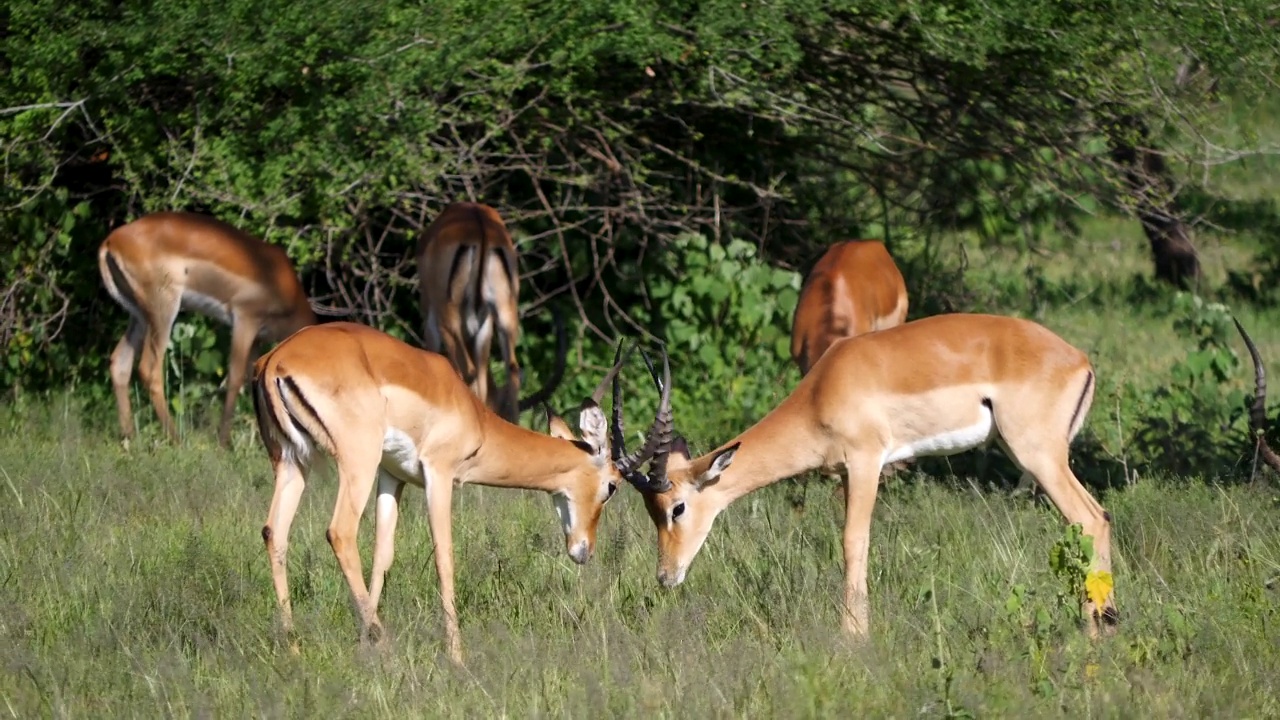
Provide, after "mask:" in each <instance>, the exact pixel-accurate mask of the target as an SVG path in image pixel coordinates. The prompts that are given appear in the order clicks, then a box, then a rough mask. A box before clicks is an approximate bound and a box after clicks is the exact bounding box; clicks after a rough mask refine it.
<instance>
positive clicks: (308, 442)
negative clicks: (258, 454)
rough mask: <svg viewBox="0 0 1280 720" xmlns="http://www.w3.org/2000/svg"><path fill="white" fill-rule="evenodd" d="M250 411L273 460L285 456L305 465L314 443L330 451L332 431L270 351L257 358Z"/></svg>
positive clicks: (290, 460) (288, 460) (298, 464)
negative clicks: (273, 360)
mask: <svg viewBox="0 0 1280 720" xmlns="http://www.w3.org/2000/svg"><path fill="white" fill-rule="evenodd" d="M253 411H254V414H255V415H257V418H258V435H259V436H260V437H261V438H262V444H263V445H265V446H266V448H267V453H268V454H269V455H270V456H271V461H272V462H273V463H274V462H279V461H281V460H285V461H287V462H289V463H291V464H293V465H297V466H299V467H308V466H309V465H310V462H311V458H312V456H313V455H314V454H315V450H316V446H317V445H318V446H319V447H321V448H322V449H324V450H325V451H326V452H329V453H333V451H334V450H333V448H334V441H333V435H332V434H331V433H330V432H329V429H328V428H327V427H325V424H324V421H322V420H321V419H320V416H319V414H318V413H316V410H315V407H314V406H313V405H312V404H311V403H310V402H309V401H308V400H307V397H306V395H305V394H303V392H302V389H301V388H300V387H299V386H298V383H297V381H296V380H294V379H293V378H292V377H290V376H289V375H288V374H286V373H283V372H282V371H281V368H280V367H279V364H278V363H273V362H272V354H268V355H266V356H265V357H263V358H262V360H261V361H259V362H258V366H257V368H256V372H255V373H254V378H253Z"/></svg>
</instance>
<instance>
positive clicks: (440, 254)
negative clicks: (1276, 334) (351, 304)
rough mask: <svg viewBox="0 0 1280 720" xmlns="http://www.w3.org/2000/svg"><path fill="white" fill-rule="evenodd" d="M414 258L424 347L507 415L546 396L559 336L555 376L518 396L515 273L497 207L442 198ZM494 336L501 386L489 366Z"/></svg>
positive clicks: (561, 362) (511, 247)
mask: <svg viewBox="0 0 1280 720" xmlns="http://www.w3.org/2000/svg"><path fill="white" fill-rule="evenodd" d="M417 261H418V289H419V293H420V298H421V305H422V317H423V338H424V340H425V343H426V347H427V349H428V350H432V351H434V352H438V353H441V354H442V355H444V356H445V357H447V358H449V361H450V362H452V363H453V366H454V367H455V368H456V369H457V371H458V373H459V374H461V375H462V379H463V381H465V382H466V383H467V384H468V385H469V386H470V387H471V390H472V392H474V393H475V394H476V395H477V396H478V397H479V398H480V399H481V400H483V401H485V402H486V403H487V404H488V405H489V407H490V408H492V409H493V410H494V411H495V412H497V413H498V414H499V415H501V416H502V417H504V418H506V419H507V420H510V421H512V422H515V420H516V418H517V416H518V415H519V413H520V411H521V410H524V409H527V408H530V407H533V406H535V405H537V404H538V403H540V402H542V401H543V400H545V399H546V398H548V397H550V396H551V393H552V392H553V391H554V390H555V385H556V384H557V383H558V382H559V378H560V374H561V373H562V372H563V367H564V342H563V341H562V342H561V351H560V357H559V358H558V359H557V366H556V370H555V377H554V379H553V380H552V381H551V382H549V383H547V385H546V386H544V388H543V389H542V391H541V392H539V393H537V394H536V396H535V397H531V398H528V399H524V400H521V399H520V382H521V377H520V364H519V362H518V361H517V360H516V344H517V343H518V342H519V339H520V313H519V310H518V308H517V303H518V301H519V298H520V273H519V268H518V267H517V265H516V250H515V244H514V243H513V242H512V241H511V234H510V233H509V232H508V231H507V226H506V224H505V223H503V222H502V217H501V216H499V215H498V212H497V211H496V210H494V209H493V208H492V207H489V206H488V205H482V204H479V203H469V202H458V203H452V204H450V205H448V206H447V207H445V209H444V210H443V211H441V213H440V215H438V216H437V217H436V219H435V220H433V221H432V223H431V224H430V225H429V226H427V229H426V230H425V231H423V233H422V235H421V236H420V237H419V238H418V247H417ZM558 330H559V328H558ZM495 339H496V340H497V343H498V353H499V356H500V360H501V362H502V364H503V365H504V367H505V369H506V376H507V381H506V384H505V385H498V384H497V383H496V382H495V381H494V378H493V376H492V375H491V374H490V371H489V357H490V352H491V349H492V345H493V341H494V340H495Z"/></svg>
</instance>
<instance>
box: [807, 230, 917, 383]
mask: <svg viewBox="0 0 1280 720" xmlns="http://www.w3.org/2000/svg"><path fill="white" fill-rule="evenodd" d="M906 320H907V285H906V283H905V282H903V280H902V273H901V272H899V271H898V266H897V265H895V264H894V262H893V258H892V257H891V256H890V255H889V251H888V250H886V249H885V247H884V243H882V242H879V241H877V240H847V241H845V242H840V243H836V244H835V245H832V246H831V248H830V249H828V250H827V252H826V253H825V254H823V256H822V258H821V259H819V260H818V264H817V265H814V266H813V270H812V271H810V273H809V277H807V278H806V279H805V281H804V287H803V288H801V290H800V301H799V302H798V303H796V314H795V318H794V319H793V320H792V323H791V357H792V359H794V360H795V361H796V364H797V365H799V366H800V374H801V375H808V374H809V370H810V369H811V368H812V367H813V365H814V363H816V362H818V358H820V357H822V354H823V353H825V352H826V351H827V348H829V347H831V345H832V343H834V342H835V341H837V340H839V339H841V338H845V337H853V336H856V335H862V334H865V333H869V332H875V331H876V330H887V329H889V328H891V327H895V326H898V325H901V324H902V323H904V322H906Z"/></svg>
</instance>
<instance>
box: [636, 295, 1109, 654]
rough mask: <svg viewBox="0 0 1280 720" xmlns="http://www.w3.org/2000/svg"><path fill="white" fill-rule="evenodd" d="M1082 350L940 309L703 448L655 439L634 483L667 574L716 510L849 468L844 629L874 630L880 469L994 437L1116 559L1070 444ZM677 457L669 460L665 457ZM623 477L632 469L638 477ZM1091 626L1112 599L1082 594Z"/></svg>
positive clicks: (828, 364)
mask: <svg viewBox="0 0 1280 720" xmlns="http://www.w3.org/2000/svg"><path fill="white" fill-rule="evenodd" d="M1093 391H1094V374H1093V369H1092V367H1091V366H1090V363H1089V360H1088V358H1087V357H1086V356H1085V354H1084V353H1083V352H1081V351H1080V350H1077V349H1076V348H1074V347H1072V346H1071V345H1069V344H1067V343H1066V342H1065V341H1063V340H1062V339H1061V338H1059V337H1058V336H1057V335H1055V334H1053V333H1052V332H1050V331H1049V330H1047V329H1045V328H1044V327H1042V326H1040V325H1037V324H1036V323H1033V322H1030V321H1027V320H1020V319H1016V318H1008V317H997V316H991V315H965V314H955V315H940V316H935V317H930V318H926V319H923V320H918V321H915V322H911V323H907V324H905V325H901V326H898V327H896V328H891V329H888V330H884V331H881V332H876V333H871V334H867V335H862V336H858V337H854V338H850V339H848V340H845V341H842V342H839V343H837V344H835V345H833V346H832V347H831V349H830V350H829V351H828V352H827V353H826V354H824V355H823V356H822V358H821V359H820V360H819V361H818V362H817V363H816V364H815V365H814V366H813V369H812V371H811V372H810V373H809V374H808V375H806V376H805V377H804V379H803V380H802V381H801V382H800V384H799V385H798V386H797V387H796V389H795V391H794V392H792V393H791V395H790V396H788V397H787V398H786V399H785V400H783V401H782V403H781V404H779V405H778V407H777V408H775V409H774V410H773V411H772V412H770V413H769V414H768V415H767V416H765V418H764V419H762V420H761V421H760V422H759V423H757V424H756V425H755V426H753V427H751V428H750V429H748V430H746V431H745V432H743V433H742V434H741V435H739V436H738V437H736V438H734V439H733V440H731V441H730V442H728V443H726V444H724V445H722V446H721V447H719V448H717V449H716V450H714V451H712V452H710V453H708V454H706V455H703V456H701V457H698V458H690V457H689V456H688V454H687V450H685V449H684V448H683V447H682V446H681V445H679V444H677V445H675V446H674V447H673V446H668V447H666V448H665V449H659V451H658V453H657V454H656V455H655V458H654V465H655V466H659V465H661V464H665V465H666V467H665V468H662V469H661V470H660V471H658V472H655V471H654V470H652V469H651V471H650V474H649V477H648V479H647V480H644V481H642V482H639V483H636V482H634V481H633V484H635V485H636V487H637V488H638V489H640V490H641V492H642V493H643V495H644V499H645V505H646V507H647V509H648V512H649V515H650V517H651V518H652V520H653V523H654V525H655V526H656V528H657V532H658V580H659V582H660V583H661V584H663V585H665V586H674V585H678V584H679V583H681V582H682V581H683V580H684V579H685V574H686V573H687V571H688V569H689V566H690V564H691V563H692V561H693V559H694V557H695V556H696V555H697V553H698V551H699V549H701V547H702V545H703V542H704V541H705V540H706V538H707V534H708V533H709V532H710V530H711V527H712V524H713V523H714V521H715V519H716V517H717V516H718V515H719V514H720V512H721V511H723V510H724V509H725V508H726V507H728V505H729V504H730V503H732V502H733V501H734V500H736V499H737V498H739V497H742V496H743V495H745V494H747V493H749V492H751V491H753V490H755V489H757V488H760V487H763V486H765V485H768V484H770V483H773V482H776V481H778V480H781V479H784V478H788V477H792V476H795V475H798V474H800V473H803V472H805V471H808V470H813V469H828V470H843V471H844V473H845V526H844V554H845V597H844V604H843V613H842V618H843V626H844V628H845V630H846V631H848V632H850V633H851V634H854V635H859V636H861V635H866V634H867V633H868V627H869V625H868V605H867V553H868V548H869V542H870V531H871V516H872V508H873V507H874V505H875V500H876V491H877V488H878V485H879V483H878V477H879V473H880V469H881V468H882V467H883V466H884V465H885V464H886V463H891V462H894V461H899V460H905V459H908V458H914V457H921V456H927V455H951V454H954V453H958V452H962V451H964V450H968V449H970V448H974V447H978V446H981V445H985V444H987V443H990V442H993V441H994V442H996V443H999V444H1000V446H1001V447H1002V448H1003V449H1004V450H1005V452H1006V453H1007V454H1008V456H1009V457H1010V458H1011V459H1012V460H1013V461H1014V462H1015V463H1017V464H1018V466H1019V467H1020V468H1022V470H1023V471H1024V472H1025V473H1027V474H1029V475H1031V476H1032V477H1033V478H1034V479H1035V480H1036V481H1037V482H1038V483H1039V485H1040V486H1041V488H1043V489H1044V491H1045V492H1046V493H1047V494H1048V496H1049V498H1050V500H1052V502H1053V503H1054V505H1055V506H1057V508H1058V509H1059V511H1061V512H1062V514H1063V515H1064V516H1065V517H1066V519H1067V520H1068V521H1069V522H1072V523H1076V522H1078V523H1081V525H1082V526H1083V530H1084V533H1085V534H1086V535H1089V536H1090V537H1092V538H1093V542H1094V550H1095V557H1094V569H1095V570H1098V571H1109V570H1110V568H1111V519H1110V517H1109V516H1108V514H1107V513H1106V512H1105V511H1104V510H1103V509H1102V507H1101V506H1100V505H1099V504H1098V503H1097V501H1095V500H1094V498H1093V497H1092V496H1091V495H1090V494H1089V492H1088V491H1087V490H1085V488H1084V486H1083V485H1081V484H1080V482H1079V480H1077V479H1076V477H1075V475H1074V474H1073V473H1072V472H1071V467H1070V464H1069V462H1068V445H1069V443H1070V442H1071V440H1072V438H1074V437H1075V435H1076V433H1077V432H1079V430H1080V426H1081V425H1082V424H1083V423H1084V419H1085V415H1086V414H1087V413H1088V411H1089V405H1090V403H1091V402H1092V399H1093ZM667 454H670V457H669V458H668V457H667ZM628 479H631V478H630V477H629V478H628ZM1085 610H1086V611H1087V613H1088V617H1089V618H1090V620H1091V627H1093V628H1094V630H1096V629H1097V627H1096V626H1097V623H1099V622H1103V623H1107V624H1108V625H1110V624H1114V621H1115V619H1116V614H1115V608H1114V604H1113V600H1112V598H1111V597H1110V596H1108V597H1107V598H1106V602H1105V603H1104V606H1103V607H1094V606H1093V605H1092V603H1090V602H1087V601H1086V606H1085Z"/></svg>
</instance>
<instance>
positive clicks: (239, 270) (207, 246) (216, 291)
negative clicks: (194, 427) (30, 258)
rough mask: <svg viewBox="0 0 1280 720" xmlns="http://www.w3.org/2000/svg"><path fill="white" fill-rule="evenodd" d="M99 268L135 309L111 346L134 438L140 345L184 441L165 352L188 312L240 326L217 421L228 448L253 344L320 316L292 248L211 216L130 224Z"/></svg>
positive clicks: (167, 426)
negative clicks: (170, 395)
mask: <svg viewBox="0 0 1280 720" xmlns="http://www.w3.org/2000/svg"><path fill="white" fill-rule="evenodd" d="M98 269H99V271H100V272H101V273H102V283H103V284H104V285H105V286H106V288H107V292H108V293H110V295H111V297H112V299H114V300H115V301H116V302H117V303H119V304H120V305H121V307H123V308H124V309H125V310H127V311H128V312H129V326H128V328H127V329H126V330H125V333H124V337H122V338H120V342H119V343H118V344H117V345H116V349H115V351H114V352H112V353H111V384H112V386H113V388H114V390H115V395H116V408H117V411H118V414H119V420H120V432H121V434H122V435H123V436H124V438H125V440H126V442H127V441H128V439H129V438H131V437H133V413H132V409H131V408H130V404H129V379H130V377H131V376H132V374H133V365H134V360H135V358H136V357H137V355H138V351H139V350H141V351H142V358H141V361H140V362H139V364H138V375H139V377H140V378H141V379H142V384H143V385H145V386H146V388H147V392H148V394H149V395H150V397H151V404H152V405H153V406H154V407H155V411H156V415H157V416H158V417H159V418H160V424H161V425H162V426H164V430H165V432H166V433H167V434H168V435H169V437H170V438H172V439H173V440H174V441H175V442H176V441H177V440H178V431H177V429H176V428H175V427H174V424H173V418H172V417H171V416H170V415H169V403H168V401H167V399H166V398H165V394H164V376H165V373H164V354H165V350H166V349H167V348H168V346H169V334H170V332H172V330H173V323H174V320H176V319H177V317H178V312H179V311H180V310H193V311H195V312H198V313H201V314H203V315H207V316H209V317H212V318H214V319H216V320H219V321H221V322H223V323H227V324H230V325H231V353H230V356H229V358H228V362H227V396H226V400H225V402H224V403H223V407H222V422H221V423H220V424H219V426H218V442H219V443H221V444H222V445H223V446H224V447H225V446H226V445H228V444H229V442H230V439H231V416H232V413H233V412H234V411H235V403H236V397H237V396H238V395H239V394H240V388H241V386H242V385H243V384H244V379H245V375H246V374H247V373H248V371H249V366H250V364H251V363H252V357H251V356H252V354H253V351H254V342H255V341H257V340H263V341H266V342H270V343H274V342H278V341H280V340H283V339H284V338H286V337H288V336H289V335H291V334H293V333H294V332H295V331H297V330H299V329H301V328H303V327H306V326H308V325H314V324H316V310H317V308H314V307H313V306H312V304H311V303H310V301H309V300H308V299H307V294H306V292H305V291H303V289H302V283H301V282H299V281H298V275H297V273H295V272H294V269H293V264H292V263H291V262H289V256H288V255H286V254H285V252H284V250H283V249H281V248H279V247H277V246H275V245H271V244H268V243H266V242H263V241H262V240H259V239H258V238H256V237H253V236H252V235H249V234H248V233H246V232H243V231H241V230H239V229H237V228H235V227H232V226H231V225H228V224H227V223H224V222H222V221H221V220H218V219H216V218H212V217H208V216H206V215H198V214H195V213H186V212H159V213H153V214H151V215H145V216H143V217H141V218H138V219H137V220H134V221H133V222H131V223H128V224H126V225H122V226H121V227H118V228H116V229H115V230H114V231H112V232H111V234H110V235H108V236H107V238H106V239H105V240H103V241H102V245H101V246H100V247H99V248H98ZM327 314H337V313H335V312H330V313H327Z"/></svg>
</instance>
